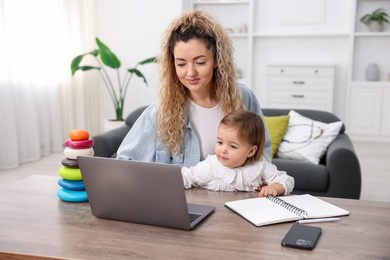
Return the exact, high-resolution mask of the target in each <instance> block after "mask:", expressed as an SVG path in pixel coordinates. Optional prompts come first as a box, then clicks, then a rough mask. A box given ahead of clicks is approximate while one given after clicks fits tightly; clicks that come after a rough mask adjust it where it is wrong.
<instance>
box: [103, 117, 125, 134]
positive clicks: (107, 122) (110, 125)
mask: <svg viewBox="0 0 390 260" xmlns="http://www.w3.org/2000/svg"><path fill="white" fill-rule="evenodd" d="M125 124H126V122H125V121H117V120H115V119H104V122H103V132H107V131H110V130H113V129H115V128H118V127H121V126H123V125H125Z"/></svg>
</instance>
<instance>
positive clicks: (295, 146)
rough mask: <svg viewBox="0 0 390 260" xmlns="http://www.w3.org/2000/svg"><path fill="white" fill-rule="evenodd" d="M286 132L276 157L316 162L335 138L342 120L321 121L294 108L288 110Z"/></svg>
mask: <svg viewBox="0 0 390 260" xmlns="http://www.w3.org/2000/svg"><path fill="white" fill-rule="evenodd" d="M289 116H290V121H289V124H288V129H287V133H286V135H285V136H284V138H283V141H282V143H281V144H280V146H279V149H278V153H277V155H278V157H280V158H288V159H297V160H302V161H306V162H311V163H314V164H318V163H319V161H320V159H321V157H322V156H323V155H324V154H325V152H326V149H327V148H328V146H329V144H330V143H331V142H333V140H334V139H336V137H337V135H338V134H339V132H340V128H341V127H342V125H343V122H342V121H338V122H334V123H329V124H326V123H323V122H319V121H314V120H312V119H310V118H307V117H304V116H302V115H300V114H298V113H297V112H295V111H294V110H291V111H290V112H289Z"/></svg>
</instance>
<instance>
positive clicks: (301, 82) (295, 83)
mask: <svg viewBox="0 0 390 260" xmlns="http://www.w3.org/2000/svg"><path fill="white" fill-rule="evenodd" d="M292 83H293V84H294V85H303V84H305V82H304V81H293V82H292Z"/></svg>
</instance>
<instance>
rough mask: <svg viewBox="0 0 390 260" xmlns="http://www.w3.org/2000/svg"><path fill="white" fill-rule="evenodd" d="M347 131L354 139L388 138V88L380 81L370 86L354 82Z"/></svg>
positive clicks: (389, 109)
mask: <svg viewBox="0 0 390 260" xmlns="http://www.w3.org/2000/svg"><path fill="white" fill-rule="evenodd" d="M350 107H351V108H352V109H353V110H351V114H350V120H349V126H348V127H347V132H348V133H349V134H351V135H352V136H354V137H355V138H356V139H363V140H364V139H365V140H381V141H384V140H390V88H389V87H388V86H386V85H383V84H381V83H377V84H371V86H370V87H367V86H366V85H364V83H363V84H362V85H359V84H358V83H356V84H354V85H353V86H352V88H351V104H350Z"/></svg>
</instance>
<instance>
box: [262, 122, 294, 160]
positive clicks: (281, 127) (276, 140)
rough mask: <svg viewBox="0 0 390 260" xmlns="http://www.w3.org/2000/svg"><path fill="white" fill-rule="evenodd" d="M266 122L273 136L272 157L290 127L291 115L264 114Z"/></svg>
mask: <svg viewBox="0 0 390 260" xmlns="http://www.w3.org/2000/svg"><path fill="white" fill-rule="evenodd" d="M264 119H265V124H266V125H267V128H268V132H269V134H270V136H271V142H272V152H271V157H274V156H275V154H276V151H277V150H278V148H279V145H280V143H281V142H282V139H283V137H284V135H285V134H286V131H287V128H288V121H289V119H290V116H289V115H284V116H264Z"/></svg>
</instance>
